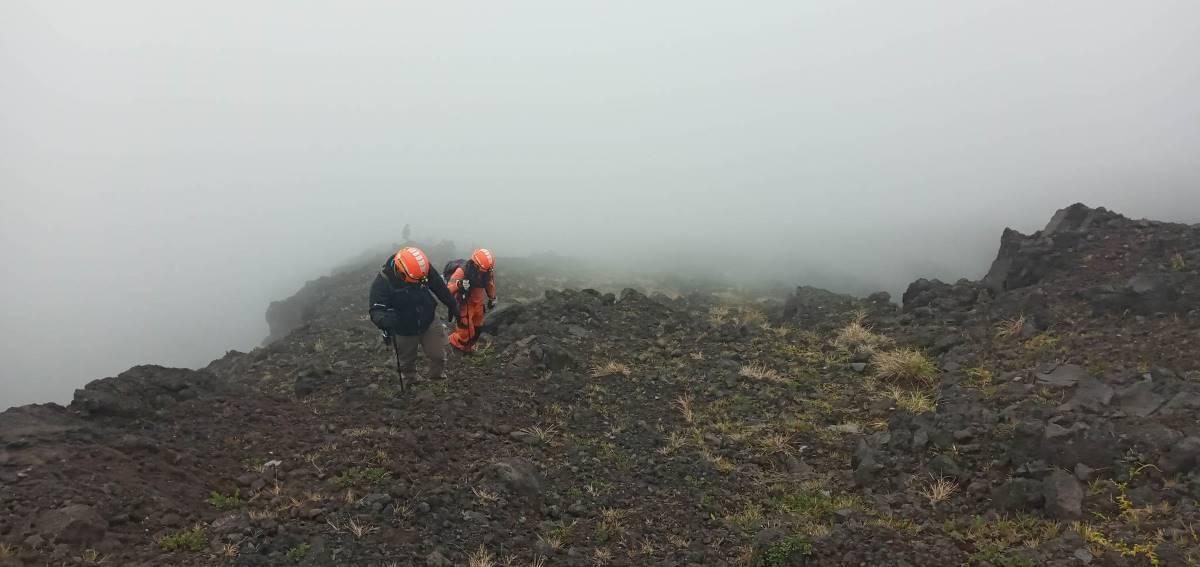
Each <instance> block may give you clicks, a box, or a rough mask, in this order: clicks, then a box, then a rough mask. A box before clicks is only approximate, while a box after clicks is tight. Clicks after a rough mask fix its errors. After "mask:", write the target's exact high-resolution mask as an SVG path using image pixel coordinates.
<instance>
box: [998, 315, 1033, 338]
mask: <svg viewBox="0 0 1200 567" xmlns="http://www.w3.org/2000/svg"><path fill="white" fill-rule="evenodd" d="M1026 320H1027V319H1025V316H1024V315H1019V316H1017V317H1013V318H1011V319H1005V320H1003V321H1000V322H999V323H996V338H997V339H1007V338H1009V337H1015V336H1018V335H1020V334H1021V330H1023V329H1024V328H1025V322H1026Z"/></svg>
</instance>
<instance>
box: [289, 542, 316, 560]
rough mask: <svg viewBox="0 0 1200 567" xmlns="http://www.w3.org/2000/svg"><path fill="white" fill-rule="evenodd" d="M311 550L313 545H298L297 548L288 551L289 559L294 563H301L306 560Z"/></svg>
mask: <svg viewBox="0 0 1200 567" xmlns="http://www.w3.org/2000/svg"><path fill="white" fill-rule="evenodd" d="M310 549H312V546H311V545H309V544H307V543H302V544H300V545H297V546H295V547H293V548H291V549H289V550H288V551H287V558H288V559H290V560H292V561H300V560H301V559H304V558H305V557H307V556H308V550H310Z"/></svg>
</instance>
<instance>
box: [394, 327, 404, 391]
mask: <svg viewBox="0 0 1200 567" xmlns="http://www.w3.org/2000/svg"><path fill="white" fill-rule="evenodd" d="M399 342H400V341H397V340H396V338H395V337H392V354H394V355H396V376H397V377H399V378H400V393H401V394H403V393H404V391H405V389H404V372H403V371H402V370H400V347H399V346H398V345H399Z"/></svg>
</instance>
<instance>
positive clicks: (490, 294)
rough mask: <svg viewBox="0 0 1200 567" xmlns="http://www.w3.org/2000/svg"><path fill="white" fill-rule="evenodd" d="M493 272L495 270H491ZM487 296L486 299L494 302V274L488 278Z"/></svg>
mask: <svg viewBox="0 0 1200 567" xmlns="http://www.w3.org/2000/svg"><path fill="white" fill-rule="evenodd" d="M493 272H495V270H493ZM487 295H488V299H490V300H492V301H496V274H495V273H493V274H492V275H490V276H488V282H487Z"/></svg>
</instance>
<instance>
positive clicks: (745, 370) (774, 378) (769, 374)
mask: <svg viewBox="0 0 1200 567" xmlns="http://www.w3.org/2000/svg"><path fill="white" fill-rule="evenodd" d="M739 374H741V375H742V376H744V377H746V378H751V379H754V380H768V381H770V382H784V381H785V379H784V377H783V375H782V374H780V373H779V372H776V371H775V370H772V369H771V368H769V367H768V366H767V365H765V364H762V363H759V362H755V363H752V364H747V365H746V366H743V367H742V370H741V372H739Z"/></svg>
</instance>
